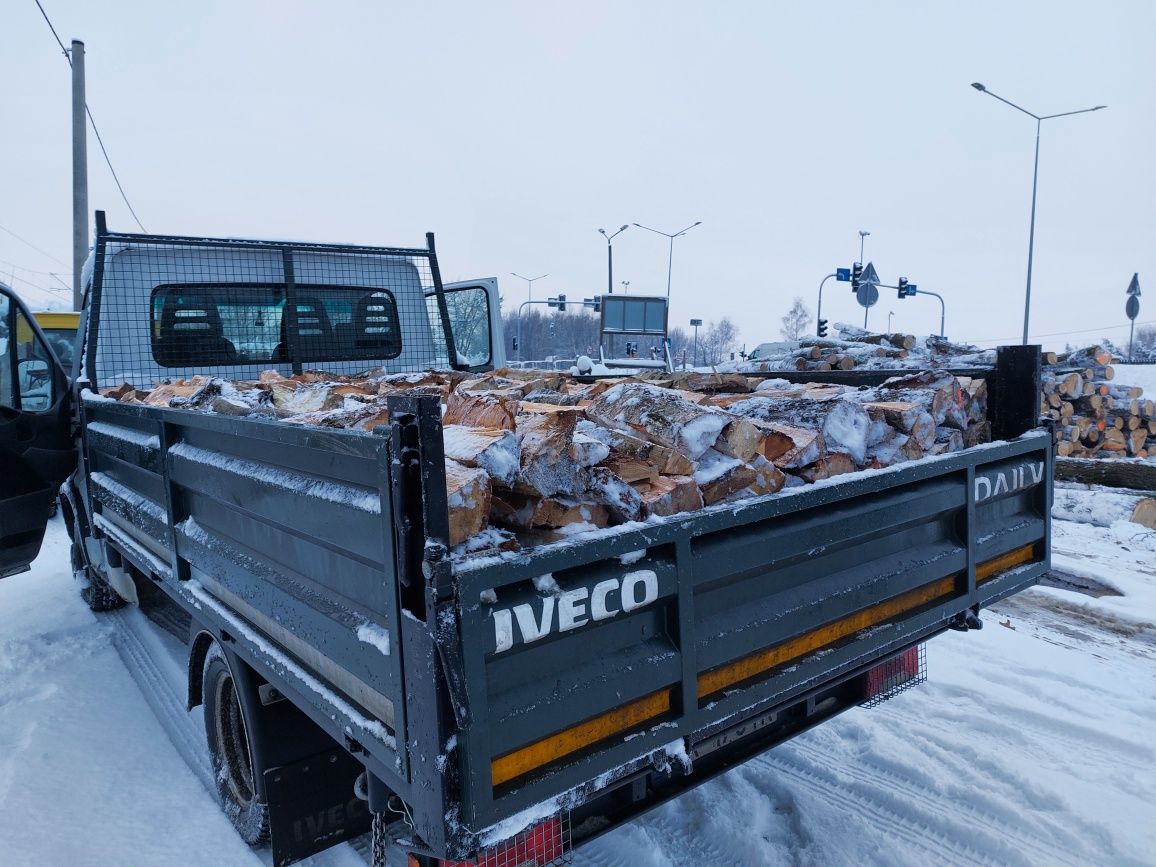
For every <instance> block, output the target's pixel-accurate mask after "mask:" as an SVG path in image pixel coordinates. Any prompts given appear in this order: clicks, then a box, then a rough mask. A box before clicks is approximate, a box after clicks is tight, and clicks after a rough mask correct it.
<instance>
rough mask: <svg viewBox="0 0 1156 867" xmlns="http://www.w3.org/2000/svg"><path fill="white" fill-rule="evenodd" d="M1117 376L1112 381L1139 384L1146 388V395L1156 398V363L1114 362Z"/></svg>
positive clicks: (1123, 383) (1122, 383) (1150, 398)
mask: <svg viewBox="0 0 1156 867" xmlns="http://www.w3.org/2000/svg"><path fill="white" fill-rule="evenodd" d="M1112 367H1113V368H1114V369H1115V371H1116V377H1115V379H1113V380H1112V381H1113V382H1114V383H1119V384H1120V385H1138V386H1140V387H1141V388H1142V389H1144V397H1146V398H1148V399H1149V400H1156V364H1113V365H1112Z"/></svg>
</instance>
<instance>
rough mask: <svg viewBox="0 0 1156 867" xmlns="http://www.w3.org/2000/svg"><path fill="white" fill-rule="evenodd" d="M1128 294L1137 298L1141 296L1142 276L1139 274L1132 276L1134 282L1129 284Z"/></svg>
mask: <svg viewBox="0 0 1156 867" xmlns="http://www.w3.org/2000/svg"><path fill="white" fill-rule="evenodd" d="M1127 294H1128V295H1134V296H1136V297H1139V296H1140V275H1139V274H1133V275H1132V282H1131V283H1129V284H1128V291H1127Z"/></svg>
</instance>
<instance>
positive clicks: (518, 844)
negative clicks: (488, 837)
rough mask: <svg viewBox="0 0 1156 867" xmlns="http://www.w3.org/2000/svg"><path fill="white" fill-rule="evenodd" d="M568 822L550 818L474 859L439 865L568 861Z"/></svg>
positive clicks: (535, 866) (510, 866)
mask: <svg viewBox="0 0 1156 867" xmlns="http://www.w3.org/2000/svg"><path fill="white" fill-rule="evenodd" d="M567 832H568V828H567V826H566V824H564V823H563V820H562V818H561V817H559V816H555V817H554V818H552V819H547V820H546V821H545V822H542V823H541V824H539V825H535V826H534V827H533V828H530V829H529V830H527V831H523V832H522V833H521V834H519V835H518V836H517V837H515V838H514V839H512V840H507V841H506V842H505V843H502V844H500V845H498V846H495V847H494V848H492V849H487V850H486V851H485V852H483V853H482V854H480V855H478V856H477V858H475V859H474V860H472V861H443V860H439V861H438V862H437V863H438V865H439V867H550V865H553V864H563V863H566V860H567V855H568V853H569V850H570V846H569V843H570V841H569V839H568V838H569V834H568V833H567Z"/></svg>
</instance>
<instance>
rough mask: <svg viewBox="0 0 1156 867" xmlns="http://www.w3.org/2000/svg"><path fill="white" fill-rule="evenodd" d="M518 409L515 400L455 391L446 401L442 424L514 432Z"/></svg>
mask: <svg viewBox="0 0 1156 867" xmlns="http://www.w3.org/2000/svg"><path fill="white" fill-rule="evenodd" d="M518 407H519V403H518V401H517V400H515V399H514V398H510V397H502V396H500V395H492V394H467V393H465V392H460V391H454V392H453V393H451V394H450V396H449V398H448V400H447V401H446V411H445V413H444V415H443V416H442V423H443V424H447V425H450V424H461V425H467V426H469V427H485V428H501V429H503V430H514V429H515V427H516V426H517V425H516V424H515V419H516V417H517V415H518Z"/></svg>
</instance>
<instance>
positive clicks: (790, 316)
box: [779, 296, 812, 340]
mask: <svg viewBox="0 0 1156 867" xmlns="http://www.w3.org/2000/svg"><path fill="white" fill-rule="evenodd" d="M811 319H812V316H811V311H810V310H809V309H808V308H807V305H806V304H804V303H803V299H802V298H799V297H797V296H796V298H795V301H794V303H793V304H791V309H790V310H788V311H787V315H786V316H784V317H783V327H782V328H780V329H779V333H780V334H781V335H783V339H784V340H798V339H799V338H800V337H802V336H803V335H804V334H806V333H807V327H808V326H809V325H810V324H811Z"/></svg>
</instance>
